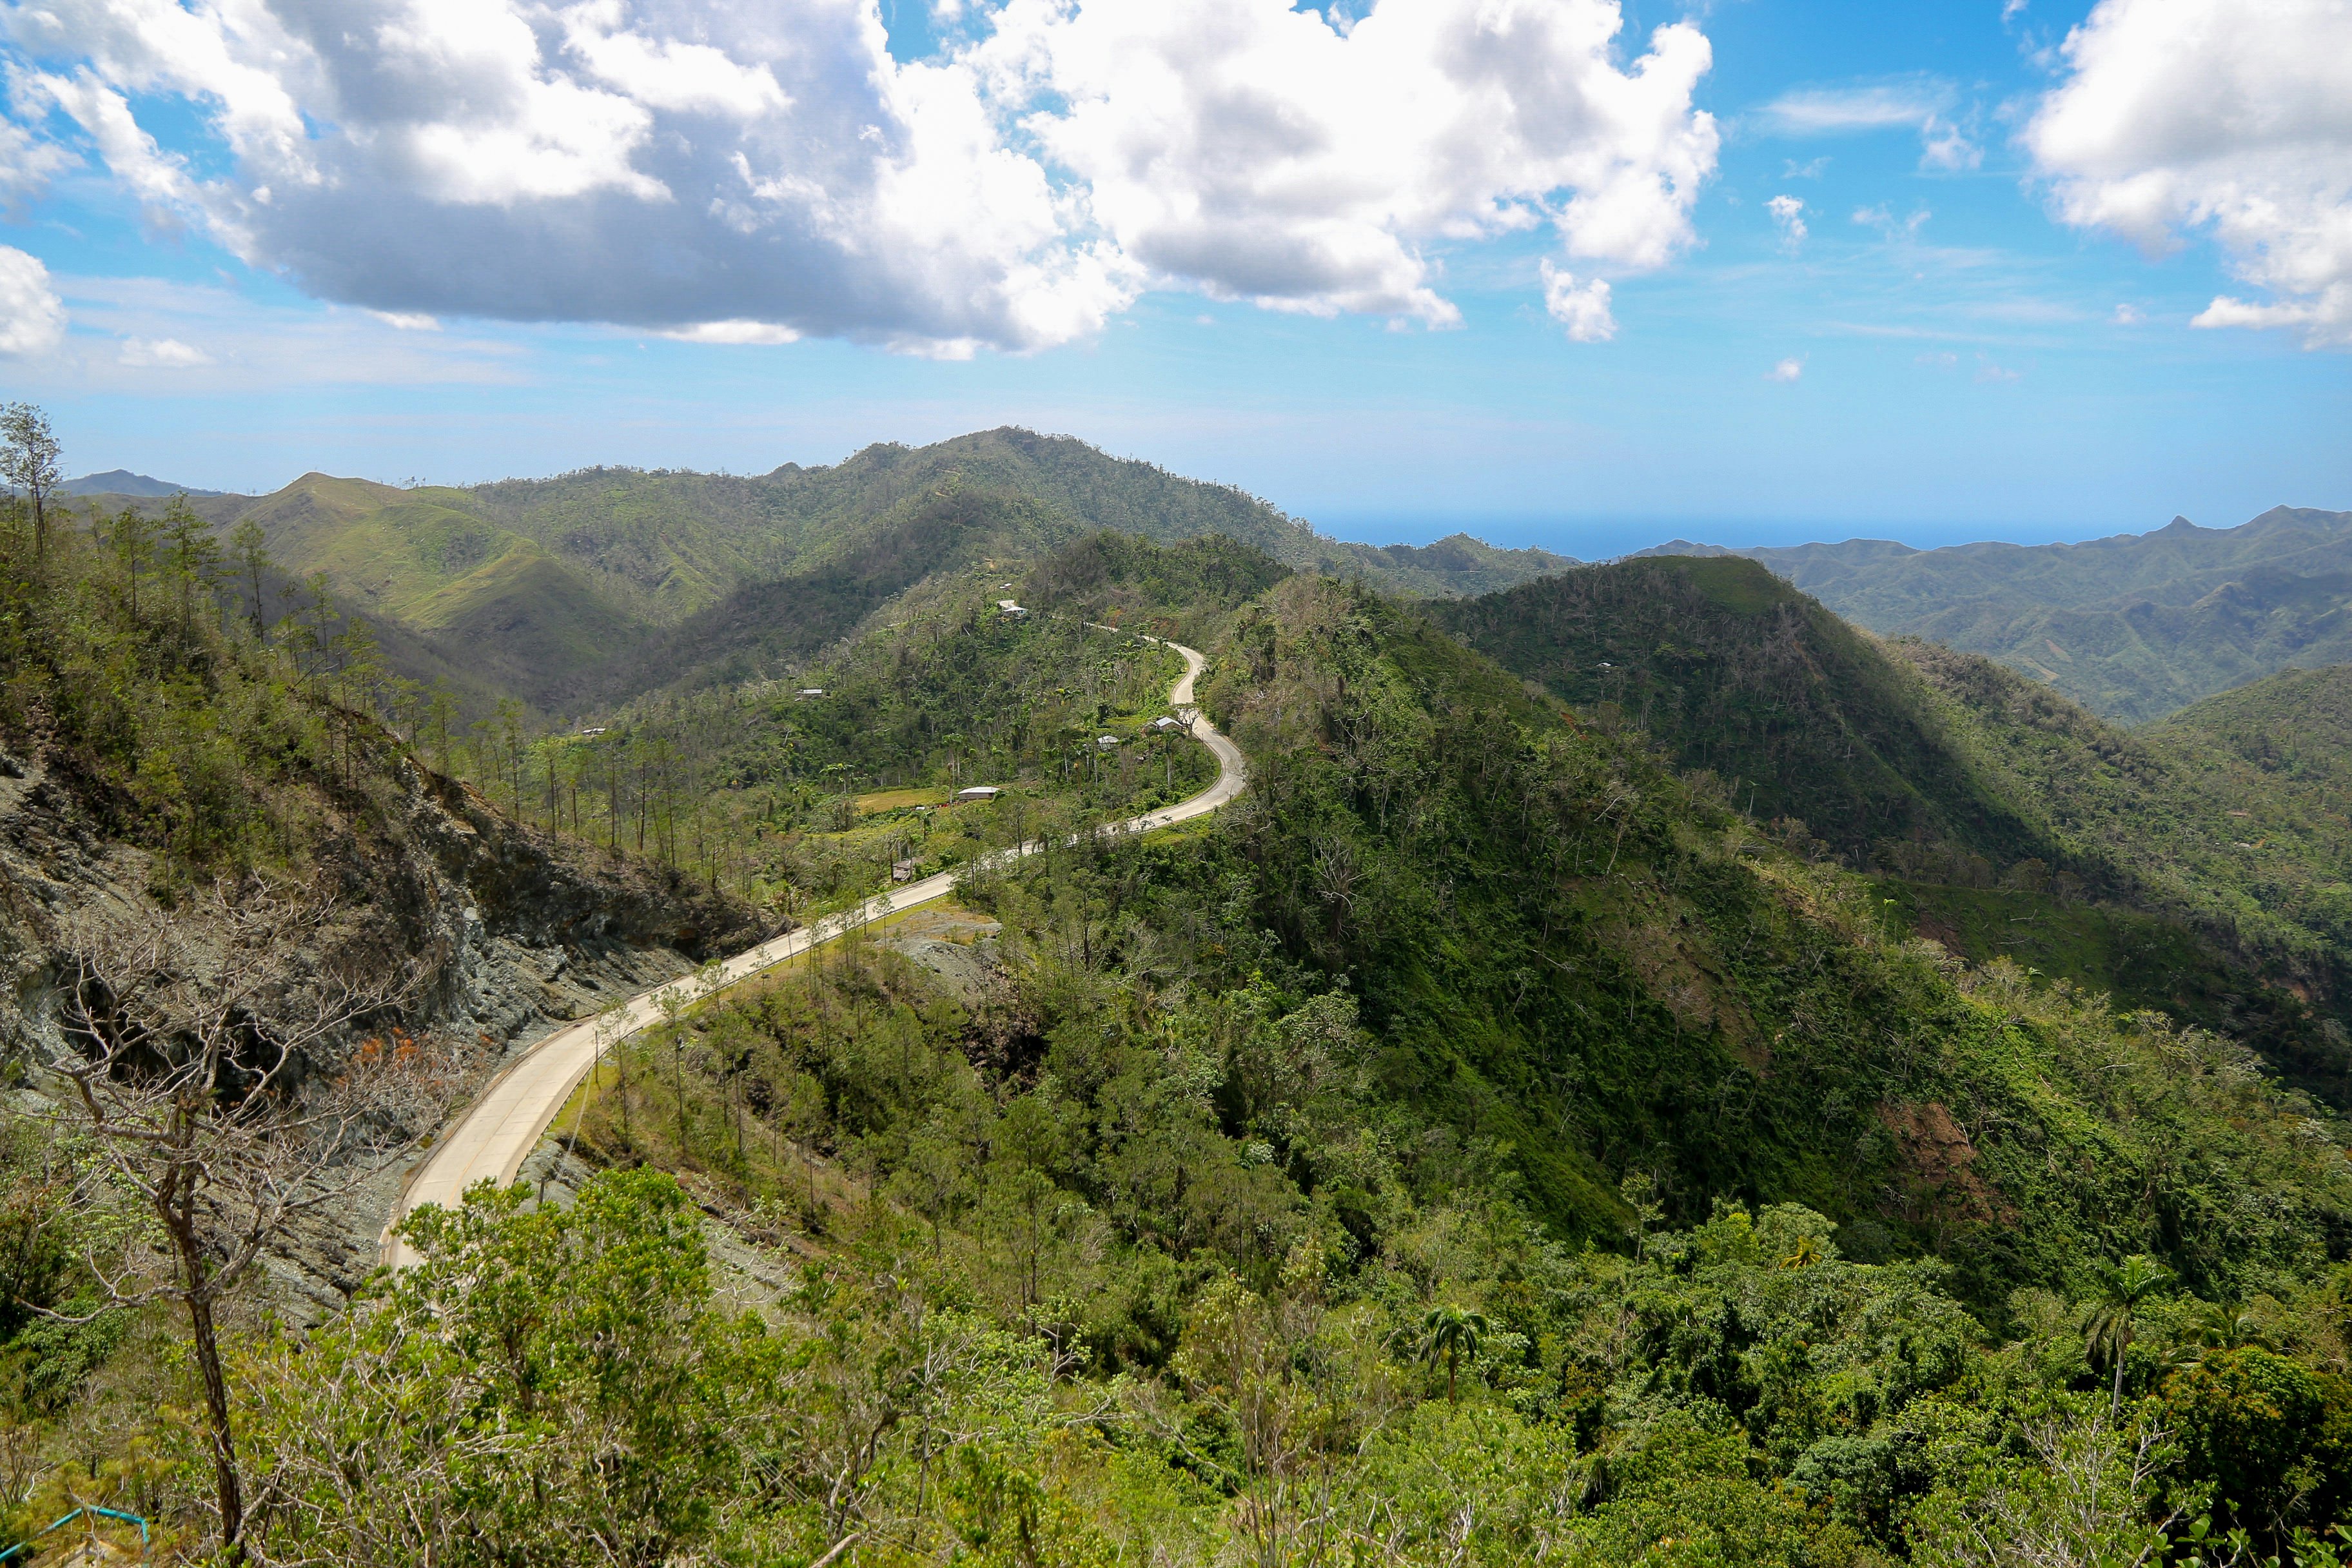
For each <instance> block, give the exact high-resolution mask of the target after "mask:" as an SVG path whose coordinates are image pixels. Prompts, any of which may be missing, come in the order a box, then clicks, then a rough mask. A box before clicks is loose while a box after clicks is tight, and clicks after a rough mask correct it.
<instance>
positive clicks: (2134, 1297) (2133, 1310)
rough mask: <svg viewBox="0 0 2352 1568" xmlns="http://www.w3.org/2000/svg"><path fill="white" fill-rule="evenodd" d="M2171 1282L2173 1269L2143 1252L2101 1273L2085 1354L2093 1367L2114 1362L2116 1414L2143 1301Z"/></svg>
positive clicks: (2111, 1408) (2110, 1410) (2111, 1404)
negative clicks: (2125, 1358) (2096, 1303)
mask: <svg viewBox="0 0 2352 1568" xmlns="http://www.w3.org/2000/svg"><path fill="white" fill-rule="evenodd" d="M2171 1283H2172V1270H2171V1269H2169V1268H2166V1267H2165V1266H2164V1265H2163V1264H2161V1263H2158V1261H2157V1260H2156V1259H2155V1258H2150V1257H2148V1256H2147V1254H2146V1253H2144V1252H2136V1253H2134V1254H2132V1255H2131V1256H2130V1257H2129V1258H2125V1259H2124V1260H2123V1261H2122V1262H2121V1263H2119V1264H2117V1265H2116V1267H2115V1268H2104V1269H2101V1270H2100V1271H2099V1276H2098V1306H2097V1309H2096V1310H2094V1311H2093V1312H2092V1314H2091V1321H2090V1322H2089V1323H2088V1324H2087V1325H2085V1327H2084V1347H2083V1349H2084V1358H2085V1359H2086V1360H2088V1361H2089V1362H2090V1363H2091V1368H2092V1370H2093V1371H2095V1372H2096V1371H2104V1370H2105V1368H2107V1367H2108V1366H2113V1367H2114V1368H2115V1372H2116V1383H2115V1392H2114V1394H2112V1395H2111V1396H2110V1397H2109V1399H2108V1401H2107V1414H2108V1415H2114V1414H2115V1413H2116V1411H2118V1410H2120V1409H2121V1408H2122V1407H2123V1403H2124V1355H2125V1352H2127V1351H2129V1350H2130V1349H2131V1346H2132V1341H2133V1339H2134V1338H2136V1337H2137V1333H2138V1330H2139V1321H2138V1319H2139V1307H2140V1303H2141V1302H2143V1301H2145V1300H2147V1299H2148V1298H2149V1297H2151V1296H2154V1295H2155V1294H2157V1292H2158V1291H2159V1290H2162V1289H2164V1288H2165V1287H2166V1286H2168V1285H2169V1284H2171Z"/></svg>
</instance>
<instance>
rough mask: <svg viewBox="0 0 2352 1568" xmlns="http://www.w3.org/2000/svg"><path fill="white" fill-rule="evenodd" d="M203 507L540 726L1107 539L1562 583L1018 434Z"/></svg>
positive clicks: (1463, 578)
mask: <svg viewBox="0 0 2352 1568" xmlns="http://www.w3.org/2000/svg"><path fill="white" fill-rule="evenodd" d="M101 477H103V476H101ZM123 493H124V494H125V495H126V496H128V497H129V498H130V500H129V502H128V503H127V504H139V503H141V502H142V500H144V499H145V498H148V497H149V496H150V495H151V492H149V491H147V490H143V489H142V490H139V491H130V492H123ZM191 493H192V495H193V492H191ZM197 504H198V510H200V511H202V512H203V513H204V515H205V517H206V518H208V519H209V520H211V521H213V522H215V524H216V525H217V526H219V527H220V528H221V529H222V530H224V531H226V530H228V529H229V528H232V527H233V526H234V525H236V523H239V522H242V521H247V520H251V521H254V522H255V523H257V524H258V525H259V527H260V528H261V530H262V531H263V534H264V536H265V538H266V539H267V542H268V549H269V552H270V555H271V557H272V558H273V559H274V560H275V561H276V562H277V563H278V566H279V567H280V569H281V570H283V571H285V572H287V573H289V574H292V575H293V576H296V577H299V578H302V579H308V578H310V577H311V576H312V575H313V574H323V575H324V579H325V581H326V583H327V584H329V585H330V587H331V589H332V591H333V594H334V596H335V599H336V600H337V602H338V604H339V605H341V608H343V609H344V610H346V611H352V612H358V613H362V614H365V615H367V616H371V617H373V618H376V619H378V620H380V621H388V622H391V623H394V624H395V625H397V626H401V627H403V628H404V629H406V630H408V631H410V632H412V633H415V634H417V635H419V636H422V637H425V638H426V639H427V640H429V642H430V643H431V644H432V645H433V646H434V647H436V648H437V649H438V650H440V652H441V653H442V654H444V655H446V657H447V658H450V659H453V660H455V661H456V662H457V663H458V664H460V665H462V666H464V667H465V668H467V669H469V670H471V671H474V672H475V673H476V674H478V676H481V677H484V678H486V679H490V680H492V681H494V682H496V683H497V684H498V685H499V686H501V687H503V688H504V689H508V690H510V691H512V692H514V693H516V694H517V695H520V696H521V697H523V698H524V699H526V700H529V701H530V702H531V703H532V704H534V705H537V706H540V707H541V708H546V709H554V710H561V709H573V708H579V707H583V706H588V705H592V704H594V703H599V702H611V701H616V700H625V699H627V698H628V697H631V696H634V695H635V694H637V693H639V692H641V691H645V690H649V689H656V688H660V687H664V686H668V685H672V684H678V683H684V684H688V685H693V684H707V683H709V682H712V681H719V680H725V679H741V678H744V677H746V676H749V675H751V674H755V673H757V674H769V673H774V672H775V671H777V670H778V669H781V668H785V667H788V666H790V665H792V664H793V663H795V662H797V661H799V660H801V659H804V658H807V657H808V656H810V655H811V654H813V653H814V652H815V651H817V650H818V649H820V648H822V647H824V646H826V645H827V644H829V643H831V642H833V641H834V640H835V639H837V638H838V637H841V636H843V635H844V634H845V633H847V632H848V631H849V630H850V629H851V628H852V627H854V626H856V625H857V624H858V623H859V622H860V621H861V620H863V619H864V618H865V617H866V616H868V615H870V614H871V613H872V612H873V611H874V610H876V609H877V608H878V607H879V606H880V605H883V604H884V603H886V602H887V601H888V600H889V599H891V598H892V597H894V596H895V595H898V594H900V593H902V592H904V591H905V590H906V589H908V588H909V587H911V586H913V585H914V584H916V583H918V582H920V581H922V580H923V579H924V578H926V577H928V576H929V575H931V574H935V573H938V572H940V571H944V570H950V569H953V568H959V567H962V566H965V565H969V564H972V563H980V562H984V561H986V560H988V559H991V558H992V557H994V556H998V555H1014V556H1023V557H1026V556H1032V555H1036V554H1041V553H1045V552H1049V551H1051V550H1052V549H1054V548H1055V547H1056V546H1058V545H1060V544H1064V543H1066V542H1070V541H1072V540H1075V539H1077V538H1079V537H1081V536H1083V535H1085V534H1087V533H1089V532H1091V531H1095V530H1097V529H1103V528H1108V529H1112V530H1116V531H1120V532H1124V533H1129V534H1132V535H1135V536H1138V537H1140V538H1144V539H1150V540H1154V541H1158V542H1163V543H1166V542H1176V541H1180V540H1184V539H1192V538H1197V537H1201V536H1202V535H1206V534H1222V535H1224V536H1226V537H1228V538H1232V539H1234V540H1237V541H1240V542H1244V543H1247V544H1250V545H1253V546H1255V547H1256V548H1258V549H1260V550H1263V551H1265V552H1266V553H1267V554H1268V555H1270V556H1272V557H1274V558H1275V559H1276V560H1278V561H1280V562H1282V563H1285V564H1286V565H1288V566H1292V567H1296V568H1301V569H1308V570H1314V571H1320V572H1328V573H1331V574H1339V575H1344V576H1355V577H1361V578H1363V579H1365V580H1367V581H1370V582H1372V583H1376V584H1379V585H1381V586H1382V587H1384V588H1388V589H1391V590H1392V591H1397V592H1402V593H1407V594H1459V593H1476V592H1482V591H1485V590H1486V589H1489V588H1495V587H1501V586H1506V585H1507V584H1512V583H1516V582H1519V581H1523V580H1525V579H1527V578H1529V577H1533V576H1537V575H1540V574H1543V573H1546V572H1554V571H1559V570H1560V569H1562V568H1564V567H1567V566H1570V565H1572V564H1574V563H1573V562H1572V561H1571V560H1570V558H1568V557H1566V556H1561V555H1556V554H1553V553H1551V552H1548V551H1541V550H1499V549H1496V548H1495V547H1493V546H1491V545H1487V544H1485V543H1483V542H1479V541H1477V540H1475V539H1471V538H1469V537H1467V536H1466V535H1457V536H1456V537H1454V538H1451V539H1444V540H1440V541H1438V542H1435V543H1433V544H1429V545H1423V546H1413V545H1402V544H1400V545H1391V546H1388V547H1386V548H1377V547H1374V546H1371V545H1366V544H1357V543H1349V542H1343V541H1338V540H1332V539H1328V538H1326V537H1324V536H1322V535H1320V534H1318V533H1317V532H1315V531H1314V530H1313V529H1311V528H1309V527H1308V526H1307V524H1306V523H1303V522H1301V521H1297V519H1295V518H1292V517H1289V516H1287V515H1286V514H1284V513H1283V512H1281V511H1279V510H1276V508H1275V507H1273V506H1272V505H1270V504H1268V503H1267V502H1265V501H1263V500H1258V499H1257V498H1255V497H1254V496H1251V495H1248V494H1246V493H1244V491H1241V490H1238V489H1234V488H1232V487H1230V486H1223V485H1213V484H1203V483H1201V482H1199V481H1197V480H1192V479H1182V478H1180V477H1178V476H1176V475H1173V474H1171V473H1169V472H1167V471H1166V470H1164V469H1162V468H1157V467H1154V466H1153V465H1150V464H1148V463H1141V462H1136V461H1131V460H1128V459H1122V458H1112V457H1109V456H1108V455H1107V454H1105V453H1103V452H1100V451H1098V450H1097V449H1096V448H1094V447H1088V446H1087V445H1085V444H1084V443H1082V442H1078V441H1075V440H1071V439H1068V438H1066V437H1047V436H1039V435H1035V434H1034V433H1032V432H1029V431H1025V430H1016V429H1001V430H992V431H985V432H982V433H979V434H975V435H971V436H965V437H957V438H956V439H953V440H950V441H943V442H940V443H938V444H937V445H934V446H930V447H919V448H909V447H901V446H896V445H883V446H874V447H866V448H865V449H864V450H862V451H860V452H858V453H856V454H855V455H854V456H852V457H851V458H847V459H846V460H845V461H844V462H841V463H839V464H835V465H833V466H831V467H826V468H803V467H801V466H800V465H798V464H792V463H787V464H785V465H784V466H783V467H782V468H777V469H775V470H774V471H773V472H772V473H768V474H763V475H757V476H750V477H735V476H730V475H714V474H699V473H685V472H666V471H652V472H648V471H644V470H638V469H624V468H591V469H583V470H581V471H579V472H575V473H571V474H565V475H562V476H560V477H558V478H555V479H538V480H524V479H509V480H502V481H499V482H498V483H495V484H488V485H479V486H475V487H472V488H470V489H458V488H452V487H439V486H427V487H421V488H418V489H406V490H404V489H396V488H394V487H393V486H389V485H382V484H376V483H373V482H370V481H368V480H364V479H335V478H332V477H330V476H328V475H325V474H317V473H312V474H305V475H303V476H302V477H301V478H300V479H296V480H295V481H294V482H293V483H291V484H289V485H288V486H286V487H285V488H284V489H279V490H277V491H275V492H273V493H271V494H269V495H266V496H259V497H250V496H211V497H205V498H198V500H197ZM394 659H395V662H396V663H404V666H417V667H416V668H405V667H404V668H403V673H405V674H410V675H411V676H412V677H413V678H419V679H429V678H430V676H431V675H432V674H433V673H434V672H433V671H430V670H427V669H425V668H422V667H421V665H419V664H418V661H417V660H416V659H415V658H406V657H405V656H404V655H403V654H402V653H401V651H400V650H396V649H395V650H394Z"/></svg>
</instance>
